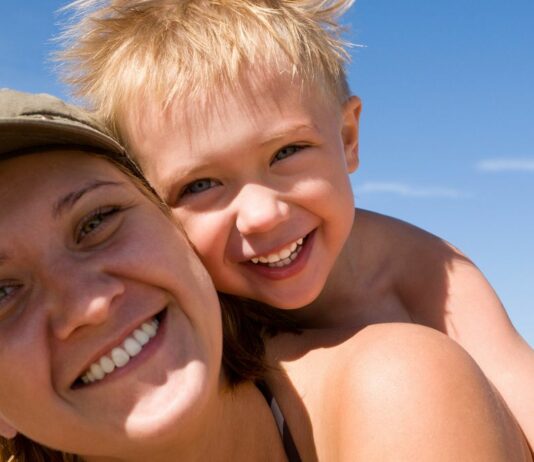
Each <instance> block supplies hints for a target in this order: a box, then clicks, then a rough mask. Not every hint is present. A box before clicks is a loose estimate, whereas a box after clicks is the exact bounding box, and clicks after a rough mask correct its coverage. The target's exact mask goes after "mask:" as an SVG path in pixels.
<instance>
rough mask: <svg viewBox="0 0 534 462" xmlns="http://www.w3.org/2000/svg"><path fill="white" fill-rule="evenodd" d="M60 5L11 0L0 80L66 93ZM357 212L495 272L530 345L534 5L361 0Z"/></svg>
mask: <svg viewBox="0 0 534 462" xmlns="http://www.w3.org/2000/svg"><path fill="white" fill-rule="evenodd" d="M65 3H66V2H65V1H60V0H46V1H43V0H24V1H20V0H2V2H1V5H0V56H2V59H1V60H0V87H13V88H17V89H20V90H25V91H39V92H49V93H54V94H56V95H58V96H62V97H66V98H68V96H69V95H68V89H66V88H65V87H64V86H62V85H61V84H59V83H58V82H57V78H56V75H55V73H54V66H53V65H52V64H50V63H49V62H47V56H48V54H49V53H50V51H51V50H53V49H54V44H53V43H52V42H51V41H50V39H51V37H53V36H54V35H55V34H57V27H56V24H57V22H58V16H57V15H55V14H54V11H55V10H57V9H58V8H59V7H61V6H63V5H64V4H65ZM344 22H345V23H346V24H347V25H349V26H350V31H349V32H348V34H347V38H348V39H349V40H350V41H351V42H353V43H357V44H359V45H361V46H358V47H354V48H353V50H352V55H353V60H352V63H351V64H350V66H349V68H348V71H349V81H350V84H351V87H352V90H353V92H354V93H356V94H358V95H359V96H360V97H361V98H362V100H363V103H364V112H363V115H362V126H361V143H360V156H361V167H360V169H359V170H358V172H356V173H355V174H354V176H353V178H352V182H353V185H354V190H355V196H356V200H357V203H358V205H359V206H360V207H363V208H368V209H371V210H375V211H378V212H381V213H385V214H388V215H392V216H395V217H398V218H401V219H404V220H406V221H409V222H411V223H414V224H416V225H417V226H420V227H422V228H425V229H427V230H429V231H431V232H433V233H435V234H437V235H439V236H441V237H443V238H445V239H447V240H448V241H450V242H452V243H453V244H454V245H456V246H457V247H459V248H460V249H461V250H463V251H464V252H465V253H466V254H467V255H469V256H470V257H471V258H472V259H473V260H474V261H475V262H476V263H477V264H478V266H479V267H480V268H481V269H482V271H483V272H484V273H485V274H486V276H487V277H488V279H489V280H490V282H491V283H492V285H493V286H494V287H495V289H496V290H497V293H498V294H499V295H500V297H501V299H502V301H503V303H504V304H505V306H506V307H507V310H508V313H509V315H510V317H511V319H512V321H513V323H514V324H515V326H516V327H517V329H518V330H519V331H520V332H521V334H522V335H523V337H525V339H526V340H527V341H528V342H529V343H530V344H531V345H532V346H534V204H533V202H534V129H533V127H532V126H533V125H534V27H533V26H532V25H533V24H534V2H532V0H510V1H508V2H502V1H497V0H448V1H447V2H434V1H428V0H405V1H402V2H399V1H394V0H388V1H386V0H359V1H358V2H357V3H356V5H355V6H354V7H353V8H352V9H351V11H350V12H349V13H348V14H347V16H346V17H345V19H344Z"/></svg>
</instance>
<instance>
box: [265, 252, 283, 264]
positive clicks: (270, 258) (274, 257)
mask: <svg viewBox="0 0 534 462" xmlns="http://www.w3.org/2000/svg"><path fill="white" fill-rule="evenodd" d="M267 261H268V262H269V263H276V262H277V261H280V257H279V256H278V254H275V253H272V254H271V255H269V256H268V257H267Z"/></svg>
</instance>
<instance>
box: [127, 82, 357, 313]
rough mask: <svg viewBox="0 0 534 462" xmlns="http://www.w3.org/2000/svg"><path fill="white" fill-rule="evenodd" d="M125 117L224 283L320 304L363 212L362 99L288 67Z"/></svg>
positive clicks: (294, 304)
mask: <svg viewBox="0 0 534 462" xmlns="http://www.w3.org/2000/svg"><path fill="white" fill-rule="evenodd" d="M246 83H248V85H243V86H242V87H241V89H240V90H238V93H236V92H235V91H234V93H232V92H231V91H228V92H224V91H222V92H221V93H220V94H219V95H217V96H216V97H215V98H214V99H213V100H210V101H209V102H208V99H206V100H205V101H202V102H201V103H199V104H193V103H191V102H187V103H186V102H184V101H176V102H174V103H173V105H172V107H171V108H170V110H169V111H163V110H160V109H159V108H158V107H156V105H153V104H152V105H151V104H150V102H148V103H149V104H148V105H146V106H147V108H148V111H146V112H144V113H143V114H139V113H138V114H137V115H136V116H132V117H130V118H129V119H128V120H126V123H125V124H126V126H125V127H124V128H125V132H126V134H127V139H128V141H129V144H130V149H131V151H132V152H133V154H134V155H135V156H136V157H137V158H138V160H139V162H140V164H141V166H142V168H143V169H144V172H145V173H146V175H147V176H148V179H149V180H150V181H151V182H152V184H153V185H154V186H155V187H156V189H157V190H158V192H159V193H160V194H161V195H162V197H163V198H164V199H165V201H166V202H167V203H168V204H169V205H170V206H171V207H172V209H173V213H174V214H175V216H176V217H177V218H178V219H179V220H180V221H181V223H182V224H183V226H184V229H185V231H186V233H187V234H188V236H189V238H190V240H191V241H192V243H193V245H194V246H195V247H196V249H197V251H198V252H199V254H200V256H201V259H202V260H203V262H204V264H205V265H206V267H207V268H208V271H209V272H210V274H211V276H212V277H213V280H214V282H215V285H216V287H217V289H218V290H220V291H223V292H227V293H231V294H235V295H239V296H243V297H248V298H251V299H255V300H259V301H262V302H264V303H267V304H270V305H273V306H276V307H280V308H299V307H302V306H304V305H307V304H309V303H311V302H312V301H313V300H314V299H315V298H316V297H317V296H318V295H319V293H320V292H321V290H322V288H323V286H324V284H325V283H326V280H327V277H328V274H329V273H330V270H331V269H332V267H333V265H334V263H335V261H336V258H337V256H338V255H339V253H340V252H341V249H342V247H343V244H344V242H345V240H346V238H347V236H348V234H349V232H350V229H351V227H352V223H353V216H354V203H353V195H352V190H351V187H350V182H349V177H348V174H349V173H350V172H352V171H354V170H355V169H356V168H357V165H358V153H357V149H358V116H359V110H360V102H359V100H358V99H357V98H351V99H349V100H348V101H347V102H346V103H345V104H344V105H343V106H342V107H341V105H340V104H338V103H337V102H335V101H333V98H332V97H329V96H327V95H326V94H325V93H324V92H323V91H321V90H320V89H318V88H316V87H313V88H305V87H303V86H301V84H300V81H298V79H294V80H293V81H292V80H291V79H290V78H289V77H287V76H284V75H277V76H275V77H268V76H263V77H258V73H256V78H254V79H252V78H250V79H249V81H248V82H246Z"/></svg>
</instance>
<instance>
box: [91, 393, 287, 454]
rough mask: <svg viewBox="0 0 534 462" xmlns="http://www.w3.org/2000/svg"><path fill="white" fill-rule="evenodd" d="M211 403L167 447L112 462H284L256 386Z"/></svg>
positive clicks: (220, 395) (272, 421) (275, 433)
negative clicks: (201, 416)
mask: <svg viewBox="0 0 534 462" xmlns="http://www.w3.org/2000/svg"><path fill="white" fill-rule="evenodd" d="M213 401H215V402H214V403H212V405H211V406H210V408H209V409H208V410H207V411H206V413H204V414H203V418H202V422H200V421H199V423H198V425H196V426H193V427H196V428H192V426H189V428H187V429H184V428H182V429H178V431H177V438H175V439H173V440H172V442H171V443H170V444H168V445H165V446H164V447H163V445H158V446H156V445H154V446H152V447H150V448H146V449H147V451H146V452H144V451H143V452H142V453H141V452H140V451H139V452H138V451H136V455H135V457H132V458H124V459H122V458H113V459H112V460H113V462H119V461H121V462H141V461H143V462H144V461H146V460H150V461H151V462H173V461H175V460H176V461H178V460H179V461H180V462H200V461H205V460H209V461H210V462H219V461H220V462H226V461H229V460H231V461H233V462H241V461H243V462H286V461H287V458H286V456H285V453H284V449H283V445H282V441H281V437H280V434H279V432H278V429H277V427H276V423H275V420H274V417H273V415H272V413H271V411H270V408H269V406H268V405H267V402H266V401H265V399H264V397H263V395H262V394H261V392H260V391H259V390H258V389H257V388H256V386H254V385H253V384H251V383H245V384H241V385H238V386H237V387H235V388H234V389H233V390H230V389H227V390H223V391H220V392H219V394H218V395H217V396H216V398H215V399H214V400H213ZM184 434H186V436H185V438H184ZM178 435H179V436H178ZM87 461H88V462H111V459H107V458H95V459H93V458H88V459H87Z"/></svg>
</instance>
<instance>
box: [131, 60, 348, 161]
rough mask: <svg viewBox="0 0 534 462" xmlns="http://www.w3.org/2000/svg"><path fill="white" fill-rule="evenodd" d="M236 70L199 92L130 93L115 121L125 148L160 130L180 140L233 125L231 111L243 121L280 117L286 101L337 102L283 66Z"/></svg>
mask: <svg viewBox="0 0 534 462" xmlns="http://www.w3.org/2000/svg"><path fill="white" fill-rule="evenodd" d="M242 74H243V75H242V77H241V78H240V79H239V81H238V82H235V84H234V85H232V86H230V85H221V86H218V87H217V86H214V87H213V88H212V89H211V90H210V91H207V92H204V93H198V94H196V93H192V94H187V95H178V96H177V97H176V98H174V99H172V100H171V101H169V102H165V101H161V100H160V99H158V98H156V97H151V96H150V95H139V96H137V97H136V98H134V99H133V100H132V101H131V106H130V110H129V111H127V112H125V116H124V117H122V120H123V124H122V126H121V129H122V131H123V132H124V133H123V135H125V138H126V140H127V142H129V143H130V144H131V146H129V147H130V149H132V148H133V150H134V154H135V151H138V147H139V146H138V143H137V141H138V140H140V139H144V138H147V136H148V137H151V136H152V135H154V134H156V133H160V134H162V135H163V134H165V133H166V132H168V131H169V130H172V131H173V132H180V134H181V136H182V137H183V138H184V140H185V141H186V142H188V143H190V144H194V143H195V141H196V140H195V139H194V134H195V133H197V132H199V131H202V129H204V128H208V127H214V126H220V127H221V128H223V127H226V128H227V129H235V128H236V127H235V126H232V124H233V122H234V121H235V118H236V116H237V117H239V118H241V119H246V120H247V122H248V123H254V121H260V120H261V119H262V116H263V115H265V114H266V113H279V114H280V117H281V118H282V117H283V116H284V112H287V108H288V106H290V105H291V107H292V108H293V109H301V110H302V112H303V113H304V112H306V111H308V112H309V111H311V110H313V109H314V108H316V107H320V108H321V110H325V109H326V106H329V108H330V109H332V108H333V107H334V108H339V107H340V105H339V103H338V102H337V101H334V98H333V97H332V96H331V95H330V94H327V92H326V91H325V90H324V86H322V85H319V84H317V83H311V84H310V83H306V82H303V81H302V79H301V78H300V77H299V76H298V75H291V74H290V72H289V71H287V70H282V71H276V72H269V71H265V72H262V71H261V69H260V70H258V69H251V70H248V71H247V72H245V73H242ZM266 128H267V127H266ZM208 135H209V134H208Z"/></svg>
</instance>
